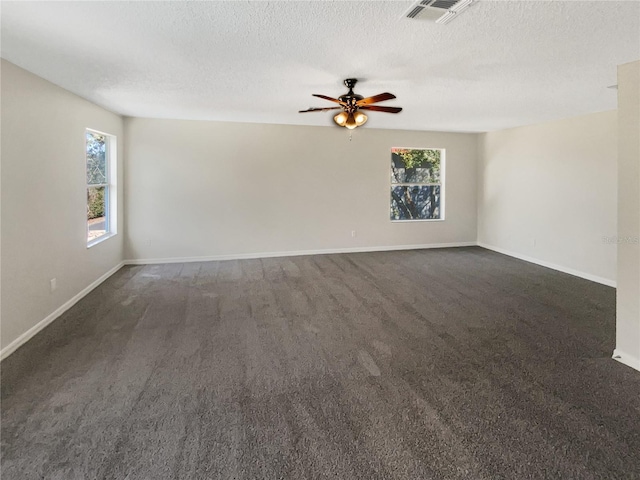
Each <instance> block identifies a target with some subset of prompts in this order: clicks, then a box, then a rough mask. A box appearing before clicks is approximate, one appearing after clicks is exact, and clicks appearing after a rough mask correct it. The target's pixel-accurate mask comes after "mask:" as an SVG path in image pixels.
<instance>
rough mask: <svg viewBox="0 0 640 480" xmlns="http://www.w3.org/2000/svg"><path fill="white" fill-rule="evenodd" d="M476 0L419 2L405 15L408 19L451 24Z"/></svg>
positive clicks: (429, 0) (422, 0) (420, 0)
mask: <svg viewBox="0 0 640 480" xmlns="http://www.w3.org/2000/svg"><path fill="white" fill-rule="evenodd" d="M473 1H474V0H418V2H416V3H414V4H413V5H411V8H409V10H408V11H407V12H406V13H405V14H404V16H405V17H406V18H414V19H420V20H430V21H432V22H436V23H449V22H450V21H451V20H453V19H454V18H455V17H456V15H459V14H460V12H462V11H463V10H464V9H466V8H467V7H468V6H469V5H471V4H472V3H473Z"/></svg>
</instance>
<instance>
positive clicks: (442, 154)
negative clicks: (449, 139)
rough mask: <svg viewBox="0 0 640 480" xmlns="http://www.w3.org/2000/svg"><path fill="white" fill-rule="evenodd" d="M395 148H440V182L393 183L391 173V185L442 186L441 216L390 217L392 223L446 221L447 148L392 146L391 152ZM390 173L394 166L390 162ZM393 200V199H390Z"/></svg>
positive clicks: (436, 148)
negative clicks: (404, 218)
mask: <svg viewBox="0 0 640 480" xmlns="http://www.w3.org/2000/svg"><path fill="white" fill-rule="evenodd" d="M395 149H402V150H438V151H439V152H440V183H393V182H391V175H389V185H390V186H391V188H393V187H406V186H410V185H420V186H439V187H440V218H414V219H406V220H394V219H392V218H389V221H390V222H392V223H407V222H408V223H414V222H444V220H445V199H446V195H445V193H446V192H445V183H446V182H445V181H446V170H447V169H446V165H447V159H446V155H447V150H446V149H445V148H442V147H391V149H390V150H389V153H392V152H393V150H395ZM389 170H390V173H391V174H393V171H392V170H393V167H392V166H391V164H389ZM389 202H391V200H389Z"/></svg>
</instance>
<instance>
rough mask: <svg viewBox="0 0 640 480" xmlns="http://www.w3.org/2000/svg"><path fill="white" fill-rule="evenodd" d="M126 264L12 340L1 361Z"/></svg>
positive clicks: (119, 266)
mask: <svg viewBox="0 0 640 480" xmlns="http://www.w3.org/2000/svg"><path fill="white" fill-rule="evenodd" d="M124 264H125V263H124V262H120V263H119V264H118V265H116V266H115V267H113V268H112V269H111V270H109V271H108V272H106V273H105V274H104V275H102V276H101V277H100V278H98V279H97V280H96V281H94V282H93V283H91V284H90V285H89V286H87V287H86V288H84V289H82V290H81V291H80V292H78V293H77V294H76V295H74V296H73V297H72V298H71V299H69V300H68V301H66V302H65V303H63V304H62V305H60V306H59V307H58V308H56V309H55V310H54V311H53V312H51V313H50V314H49V315H47V317H46V318H45V319H44V320H41V321H40V322H38V323H37V324H35V325H34V326H33V327H31V328H30V329H29V330H27V331H26V332H24V333H23V334H22V335H20V336H19V337H18V338H16V339H15V340H14V341H13V342H11V343H10V344H9V345H7V346H6V347H4V348H3V349H2V351H0V361H2V360H4V359H5V358H7V357H8V356H9V355H11V354H12V353H13V352H15V351H16V350H17V349H18V348H20V347H21V346H22V345H23V344H25V343H26V342H27V341H29V340H30V339H31V338H32V337H33V336H34V335H35V334H36V333H38V332H39V331H40V330H42V329H43V328H45V327H46V326H47V325H49V324H50V323H51V322H53V321H54V320H55V319H56V318H58V317H59V316H60V315H62V314H63V313H64V312H66V311H67V310H69V309H70V308H71V307H73V306H74V305H75V304H76V303H78V302H79V301H80V300H81V299H82V298H83V297H84V296H86V295H87V294H88V293H89V292H90V291H91V290H93V289H94V288H96V287H97V286H98V285H100V284H101V283H102V282H104V281H105V280H106V279H107V278H109V277H110V276H111V275H113V274H114V273H116V272H117V271H118V270H120V269H121V268H122V267H123V266H124Z"/></svg>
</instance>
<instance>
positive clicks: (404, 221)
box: [390, 218, 444, 223]
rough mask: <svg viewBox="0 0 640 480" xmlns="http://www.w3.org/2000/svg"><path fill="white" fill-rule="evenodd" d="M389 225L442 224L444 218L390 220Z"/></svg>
mask: <svg viewBox="0 0 640 480" xmlns="http://www.w3.org/2000/svg"><path fill="white" fill-rule="evenodd" d="M390 222H391V223H413V222H444V218H418V219H415V220H390Z"/></svg>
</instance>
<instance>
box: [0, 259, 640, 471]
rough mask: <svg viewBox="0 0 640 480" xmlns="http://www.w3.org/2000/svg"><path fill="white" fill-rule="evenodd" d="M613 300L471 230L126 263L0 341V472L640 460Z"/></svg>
mask: <svg viewBox="0 0 640 480" xmlns="http://www.w3.org/2000/svg"><path fill="white" fill-rule="evenodd" d="M614 309H615V290H614V289H612V288H608V287H605V286H602V285H598V284H595V283H591V282H588V281H586V280H582V279H579V278H576V277H572V276H569V275H565V274H562V273H558V272H554V271H552V270H548V269H545V268H542V267H538V266H535V265H531V264H527V263H524V262H521V261H519V260H515V259H512V258H509V257H505V256H502V255H499V254H496V253H492V252H489V251H486V250H483V249H480V248H464V249H442V250H426V251H404V252H386V253H362V254H348V255H325V256H307V257H290V258H273V259H263V260H243V261H225V262H207V263H189V264H171V265H154V266H141V267H125V268H123V269H122V270H120V271H119V272H118V273H116V274H115V275H114V276H112V277H111V278H110V279H109V280H107V281H106V282H105V283H104V284H102V285H101V286H100V287H99V288H97V289H96V290H94V291H93V292H92V293H91V294H89V295H88V296H87V297H85V298H84V299H83V300H82V301H81V302H80V303H78V304H77V305H76V306H75V307H73V308H72V309H71V310H70V311H68V312H67V313H66V314H64V315H63V316H62V317H61V318H60V319H59V320H57V321H56V322H54V323H53V324H52V325H51V326H50V327H48V328H47V329H45V330H44V331H43V332H41V333H40V334H39V335H37V336H36V337H35V338H34V339H33V340H32V341H30V342H29V343H28V344H27V345H25V346H24V347H22V348H21V349H19V350H18V351H17V352H16V353H14V354H13V355H12V356H10V357H9V358H8V359H7V360H6V361H5V362H3V363H2V479H3V480H10V479H21V480H22V479H36V478H37V479H40V478H46V479H64V480H72V479H154V480H159V479H296V480H298V479H319V478H333V479H348V480H351V479H412V480H415V479H437V480H442V479H471V480H481V479H502V478H504V479H517V480H521V479H529V478H533V479H552V478H554V479H555V478H557V479H563V480H567V479H639V478H640V373H638V372H636V371H634V370H632V369H630V368H628V367H626V366H624V365H621V364H619V363H617V362H615V361H613V360H611V358H610V356H611V353H612V350H613V348H614V339H615V334H614V330H615V312H614Z"/></svg>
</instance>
